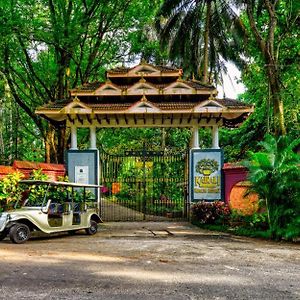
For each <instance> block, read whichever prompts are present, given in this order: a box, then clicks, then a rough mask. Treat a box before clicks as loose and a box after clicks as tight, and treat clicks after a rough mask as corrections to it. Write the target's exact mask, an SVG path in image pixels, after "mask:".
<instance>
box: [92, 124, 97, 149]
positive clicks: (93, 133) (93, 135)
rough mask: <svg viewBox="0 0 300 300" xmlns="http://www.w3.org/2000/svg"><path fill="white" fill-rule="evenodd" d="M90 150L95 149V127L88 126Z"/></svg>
mask: <svg viewBox="0 0 300 300" xmlns="http://www.w3.org/2000/svg"><path fill="white" fill-rule="evenodd" d="M90 149H97V138H96V126H90Z"/></svg>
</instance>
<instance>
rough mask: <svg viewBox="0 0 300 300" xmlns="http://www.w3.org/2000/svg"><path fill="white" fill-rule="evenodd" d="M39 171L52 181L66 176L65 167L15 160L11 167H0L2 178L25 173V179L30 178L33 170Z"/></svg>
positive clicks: (0, 176)
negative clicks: (16, 173) (14, 173)
mask: <svg viewBox="0 0 300 300" xmlns="http://www.w3.org/2000/svg"><path fill="white" fill-rule="evenodd" d="M39 169H41V170H42V173H43V174H46V175H47V176H48V177H49V179H51V180H57V179H58V178H59V177H60V176H65V174H66V169H65V166H64V165H60V164H47V163H38V162H31V161H19V160H15V161H14V163H13V165H12V166H11V167H10V166H0V178H2V177H4V176H6V175H7V174H11V173H13V172H16V171H18V172H21V173H23V174H24V175H25V178H28V177H29V176H30V174H31V173H32V171H33V170H39Z"/></svg>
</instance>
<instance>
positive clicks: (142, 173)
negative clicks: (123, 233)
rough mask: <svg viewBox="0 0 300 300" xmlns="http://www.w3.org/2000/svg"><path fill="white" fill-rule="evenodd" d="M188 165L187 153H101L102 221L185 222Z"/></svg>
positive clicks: (144, 150)
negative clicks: (174, 220)
mask: <svg viewBox="0 0 300 300" xmlns="http://www.w3.org/2000/svg"><path fill="white" fill-rule="evenodd" d="M187 162H188V151H148V150H146V148H145V146H144V149H142V150H135V151H125V152H124V153H123V154H122V155H112V154H109V153H107V152H105V151H103V150H102V151H100V172H101V173H100V178H101V184H102V185H103V188H102V198H101V214H102V218H103V220H105V221H142V220H164V219H167V218H176V219H183V218H186V217H187V216H188V210H189V205H188V200H187V182H188V180H187V176H188V175H187V174H188V172H187V166H188V163H187Z"/></svg>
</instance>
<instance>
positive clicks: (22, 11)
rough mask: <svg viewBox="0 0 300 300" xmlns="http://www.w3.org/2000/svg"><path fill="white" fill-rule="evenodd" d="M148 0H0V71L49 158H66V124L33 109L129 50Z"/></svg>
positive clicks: (95, 75)
mask: <svg viewBox="0 0 300 300" xmlns="http://www.w3.org/2000/svg"><path fill="white" fill-rule="evenodd" d="M144 2H147V0H145V1H137V0H119V1H113V0H104V1H98V0H55V1H54V0H28V1H22V0H9V1H2V2H1V4H0V17H1V25H2V26H1V29H0V33H1V36H2V39H1V41H0V55H1V58H2V59H1V62H0V71H1V72H2V73H3V74H4V75H5V78H6V80H7V82H8V85H9V88H10V92H11V94H12V96H13V98H14V100H15V101H16V103H17V104H18V106H20V108H21V109H22V110H23V111H25V112H26V114H27V115H28V116H30V118H31V119H32V121H33V122H34V124H35V126H36V127H37V128H38V130H39V131H40V132H41V134H42V137H43V139H44V142H45V156H46V161H53V162H62V161H63V150H64V149H65V146H66V141H67V139H66V129H65V127H64V126H62V127H61V126H59V125H58V124H57V123H55V122H49V123H48V122H45V121H44V120H42V119H41V118H40V117H38V116H37V115H35V113H34V111H35V109H36V108H37V107H38V106H40V105H43V104H45V103H48V102H49V101H52V102H54V101H58V100H61V99H65V98H67V97H68V96H69V95H68V90H69V88H72V87H75V86H77V85H80V84H83V83H85V82H87V81H93V80H99V79H101V76H103V75H104V69H105V67H108V66H110V65H112V64H114V63H116V62H119V61H122V60H123V59H124V57H126V55H127V52H128V49H127V48H128V41H127V39H128V37H127V32H128V31H130V30H129V29H130V28H135V27H137V26H138V22H139V16H140V15H141V13H140V11H141V9H142V7H143V5H144V4H145V3H144Z"/></svg>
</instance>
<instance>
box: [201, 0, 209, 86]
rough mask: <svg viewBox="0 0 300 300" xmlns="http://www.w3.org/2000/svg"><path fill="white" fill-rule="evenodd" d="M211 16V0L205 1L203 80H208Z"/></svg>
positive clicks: (205, 81)
mask: <svg viewBox="0 0 300 300" xmlns="http://www.w3.org/2000/svg"><path fill="white" fill-rule="evenodd" d="M210 18H211V1H208V2H207V7H206V19H205V30H204V46H203V47H204V49H203V78H202V80H203V82H204V83H207V82H208V56H209V27H210Z"/></svg>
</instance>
